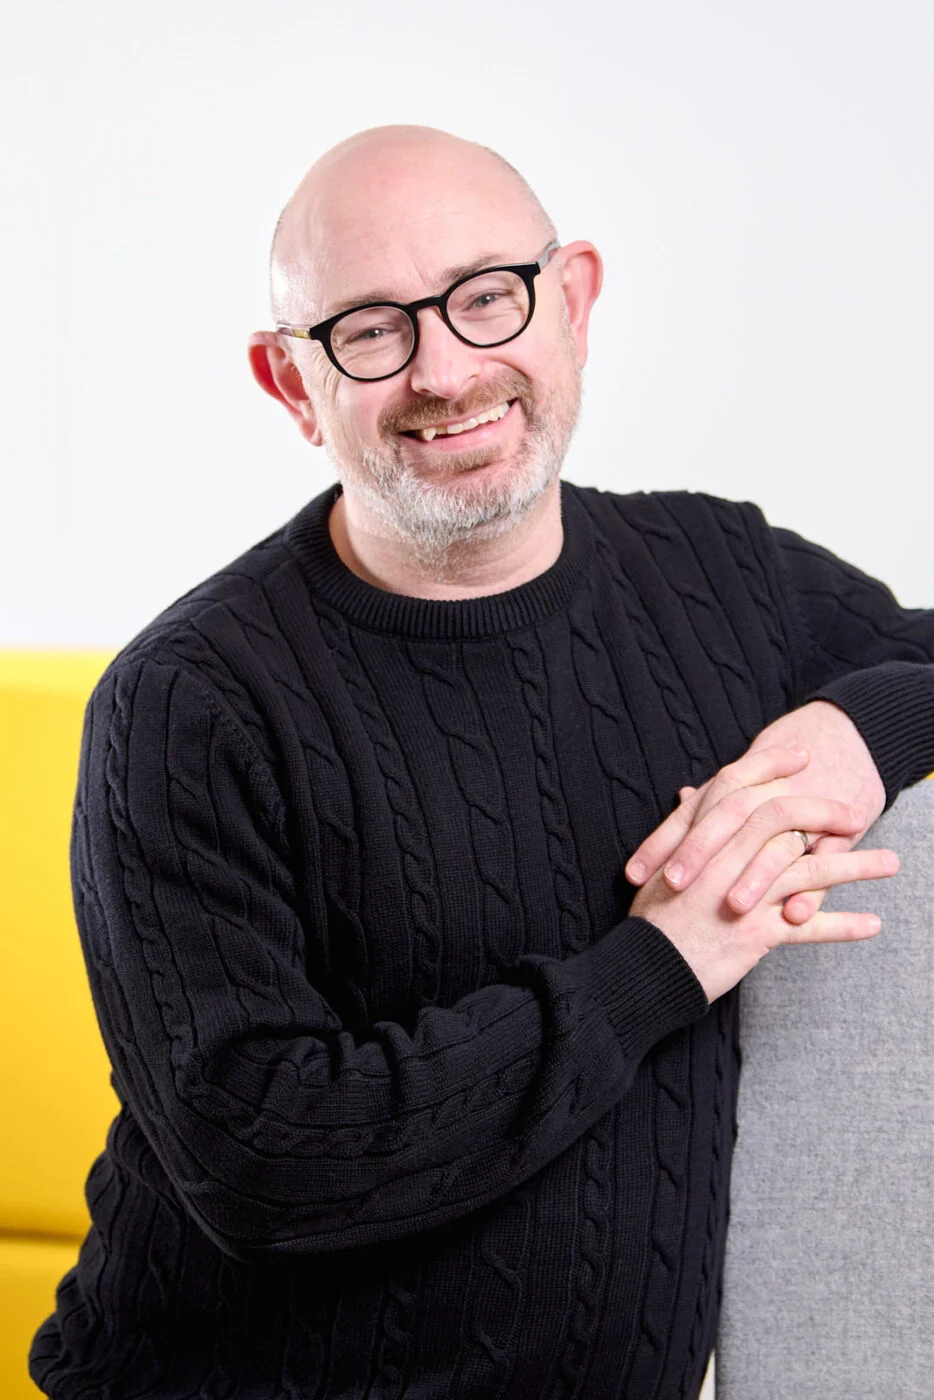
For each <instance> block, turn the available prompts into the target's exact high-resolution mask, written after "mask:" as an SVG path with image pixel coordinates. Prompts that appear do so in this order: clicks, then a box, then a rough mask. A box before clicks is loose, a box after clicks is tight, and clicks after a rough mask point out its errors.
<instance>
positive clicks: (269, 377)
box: [249, 331, 324, 447]
mask: <svg viewBox="0 0 934 1400" xmlns="http://www.w3.org/2000/svg"><path fill="white" fill-rule="evenodd" d="M249 356H250V369H251V370H252V371H253V378H254V379H255V380H256V382H257V384H258V385H259V387H260V388H261V389H265V391H266V393H267V394H269V395H271V397H272V398H274V399H278V400H279V402H280V403H283V404H285V406H286V408H287V409H288V411H289V413H290V414H291V415H292V417H293V418H294V419H295V422H296V423H297V424H298V428H299V432H300V433H301V434H302V437H304V438H307V439H308V441H309V442H310V443H311V444H312V446H313V447H320V446H321V445H322V443H323V441H324V439H323V438H322V436H321V429H320V428H319V427H318V417H317V414H316V413H315V411H314V409H313V407H312V404H311V400H310V399H309V397H308V394H307V392H306V390H305V385H304V384H303V383H302V376H301V375H300V374H299V372H298V369H297V368H296V366H295V363H294V361H293V360H292V359H291V358H290V356H289V355H288V353H287V352H286V351H285V350H284V349H283V348H282V346H281V345H280V344H279V338H278V336H277V335H276V334H275V332H274V331H256V332H255V334H253V335H251V336H250V348H249Z"/></svg>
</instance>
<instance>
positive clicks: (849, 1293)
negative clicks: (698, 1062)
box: [717, 781, 934, 1400]
mask: <svg viewBox="0 0 934 1400" xmlns="http://www.w3.org/2000/svg"><path fill="white" fill-rule="evenodd" d="M864 844H866V845H887V846H892V847H893V848H894V849H895V850H896V851H898V853H899V855H900V856H901V858H902V871H901V873H900V874H899V875H898V876H897V877H896V878H895V879H894V880H892V881H888V882H886V881H882V882H879V884H878V885H866V886H855V887H854V886H850V887H848V888H847V889H845V890H838V891H836V892H834V894H833V895H832V896H831V897H830V898H829V899H828V901H827V907H834V906H835V907H837V908H840V909H873V910H876V911H877V912H878V913H879V914H880V915H881V917H882V921H883V924H882V932H881V933H880V934H879V936H878V938H876V939H874V940H872V941H870V942H868V943H861V944H856V945H844V944H825V945H823V946H816V945H814V946H808V947H799V948H780V949H777V950H776V951H775V952H773V953H771V954H770V955H769V956H768V957H767V958H766V959H765V960H764V961H763V963H762V964H761V965H760V966H759V967H757V968H756V969H755V971H754V972H753V973H752V974H751V975H750V976H749V977H748V978H747V979H746V981H745V983H744V984H743V988H742V993H741V995H742V999H743V1000H742V1042H743V1072H742V1079H741V1084H740V1098H739V1129H740V1130H739V1140H738V1142H737V1150H736V1156H735V1159H734V1165H733V1185H732V1213H731V1222H730V1232H729V1238H728V1244H727V1266H726V1275H725V1284H724V1298H723V1307H722V1313H721V1327H720V1335H719V1339H718V1343H717V1400H792V1397H793V1400H894V1398H895V1397H898V1400H915V1397H917V1400H931V1397H932V1396H934V1229H932V1226H934V1029H932V1023H934V1018H932V1006H934V781H928V782H924V783H920V784H918V785H917V786H916V787H914V788H911V789H909V790H908V791H907V792H905V793H903V794H902V795H901V797H900V798H899V799H898V801H897V802H896V803H895V805H894V806H893V807H892V809H891V810H890V811H889V812H887V813H886V814H885V816H884V817H882V818H881V820H880V821H879V822H878V823H877V824H876V826H875V827H874V828H873V830H872V831H871V832H870V833H869V835H868V837H867V838H866V841H865V843H864Z"/></svg>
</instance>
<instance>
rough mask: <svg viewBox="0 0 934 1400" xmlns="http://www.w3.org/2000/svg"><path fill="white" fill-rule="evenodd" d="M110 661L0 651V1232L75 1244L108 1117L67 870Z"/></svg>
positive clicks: (104, 656)
mask: <svg viewBox="0 0 934 1400" xmlns="http://www.w3.org/2000/svg"><path fill="white" fill-rule="evenodd" d="M109 659H110V653H103V652H94V653H86V652H81V653H44V652H33V653H30V652H0V774H2V786H0V792H2V800H0V1062H2V1065H3V1087H4V1096H3V1098H4V1101H3V1132H2V1137H3V1143H2V1148H0V1235H2V1234H5V1233H7V1232H9V1231H16V1232H30V1231H35V1232H38V1233H40V1234H45V1235H83V1234H84V1232H85V1230H86V1229H87V1225H88V1216H87V1210H86V1207H85V1204H84V1193H83V1187H84V1181H85V1178H86V1176H87V1173H88V1169H89V1167H90V1165H91V1163H92V1161H93V1160H94V1158H95V1157H96V1156H97V1155H98V1153H99V1152H100V1151H101V1150H102V1148H103V1145H104V1139H105V1136H106V1131H107V1127H108V1124H109V1122H110V1120H111V1119H112V1118H113V1116H114V1113H115V1112H116V1108H117V1103H116V1098H115V1096H114V1094H113V1092H112V1090H111V1088H110V1083H109V1074H110V1070H109V1066H108V1063H107V1058H106V1055H105V1053H104V1048H103V1045H102V1044H101V1039H100V1033H99V1031H98V1029H97V1022H96V1020H95V1017H94V1010H93V1006H92V1003H91V995H90V992H89V990H88V985H87V976H86V973H85V969H84V962H83V960H82V957H81V947H80V944H79V941H78V934H77V930H76V928H75V922H74V914H73V912H72V904H71V891H70V885H69V866H68V841H69V832H70V827H71V808H72V802H73V799H74V791H75V781H76V777H77V770H78V750H79V744H80V737H81V723H82V718H83V713H84V707H85V704H86V703H87V699H88V696H89V694H90V692H91V690H92V689H93V686H94V683H95V681H96V680H97V678H98V677H99V675H100V674H101V672H102V670H103V669H104V667H105V666H106V664H107V662H108V661H109ZM0 1316H2V1313H0Z"/></svg>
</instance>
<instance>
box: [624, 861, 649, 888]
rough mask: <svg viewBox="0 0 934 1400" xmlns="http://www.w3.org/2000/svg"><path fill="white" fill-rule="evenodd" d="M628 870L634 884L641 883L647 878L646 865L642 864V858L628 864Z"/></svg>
mask: <svg viewBox="0 0 934 1400" xmlns="http://www.w3.org/2000/svg"><path fill="white" fill-rule="evenodd" d="M627 871H628V876H629V879H630V880H631V881H632V883H633V884H634V885H640V884H641V883H642V881H643V880H644V879H645V866H644V865H643V864H642V862H641V860H635V861H632V862H631V863H630V864H629V865H628V866H627Z"/></svg>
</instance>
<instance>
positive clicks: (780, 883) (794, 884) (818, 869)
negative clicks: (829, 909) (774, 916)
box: [772, 848, 900, 917]
mask: <svg viewBox="0 0 934 1400" xmlns="http://www.w3.org/2000/svg"><path fill="white" fill-rule="evenodd" d="M797 865H798V866H799V867H801V868H800V869H794V870H786V871H785V873H784V875H782V876H781V877H780V878H779V879H778V880H777V881H776V882H775V886H774V888H773V891H772V892H773V894H774V895H775V896H776V898H778V899H782V900H784V899H785V898H787V897H788V896H789V895H792V894H797V893H798V889H799V884H800V882H801V880H802V879H803V880H804V883H805V884H806V886H807V888H808V889H809V890H829V889H832V888H833V887H834V886H835V885H846V884H849V883H850V882H851V881H853V882H855V881H857V880H886V879H889V878H890V877H891V876H892V875H897V874H898V871H899V867H900V861H899V859H898V856H897V855H896V853H895V852H894V851H890V850H888V849H886V848H881V849H879V850H873V851H863V850H859V851H837V852H832V853H831V854H830V855H818V854H817V853H815V854H814V855H810V856H804V857H803V858H802V859H801V860H800V861H798V862H797ZM815 917H817V916H816V915H815Z"/></svg>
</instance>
